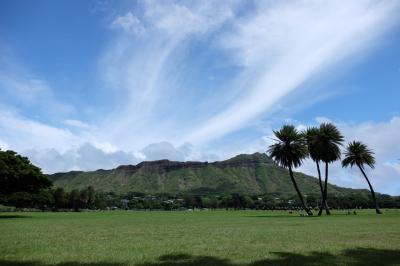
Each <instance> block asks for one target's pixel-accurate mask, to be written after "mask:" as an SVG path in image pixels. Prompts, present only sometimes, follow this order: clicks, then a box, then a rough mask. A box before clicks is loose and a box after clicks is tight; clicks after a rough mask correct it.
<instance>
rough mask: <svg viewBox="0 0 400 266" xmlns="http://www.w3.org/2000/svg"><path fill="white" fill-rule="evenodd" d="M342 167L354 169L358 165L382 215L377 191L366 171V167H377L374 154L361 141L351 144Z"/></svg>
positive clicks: (347, 148) (377, 209)
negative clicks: (376, 195)
mask: <svg viewBox="0 0 400 266" xmlns="http://www.w3.org/2000/svg"><path fill="white" fill-rule="evenodd" d="M342 165H343V167H348V166H350V167H353V166H355V165H356V166H357V167H358V168H359V169H360V171H361V173H362V174H363V176H364V178H365V180H366V181H367V183H368V186H369V189H370V191H371V196H372V200H373V202H374V205H375V210H376V213H377V214H382V212H381V210H380V209H379V206H378V202H377V200H376V197H375V191H374V189H373V187H372V185H371V182H370V181H369V179H368V177H367V174H366V173H365V171H364V170H365V165H367V166H369V167H371V168H374V167H375V158H374V153H373V152H372V151H371V150H370V149H368V147H367V145H365V144H364V143H361V142H359V141H353V142H350V143H349V144H348V145H347V147H346V151H345V158H344V159H343V161H342Z"/></svg>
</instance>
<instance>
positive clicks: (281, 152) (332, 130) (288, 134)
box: [268, 123, 382, 216]
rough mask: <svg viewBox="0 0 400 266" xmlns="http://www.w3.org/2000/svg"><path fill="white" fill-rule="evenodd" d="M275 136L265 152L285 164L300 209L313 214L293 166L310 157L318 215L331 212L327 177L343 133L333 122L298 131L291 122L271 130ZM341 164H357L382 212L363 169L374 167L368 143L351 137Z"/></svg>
mask: <svg viewBox="0 0 400 266" xmlns="http://www.w3.org/2000/svg"><path fill="white" fill-rule="evenodd" d="M274 135H275V137H276V139H275V141H276V143H275V144H272V145H271V146H269V149H268V153H269V155H270V156H271V158H272V159H273V160H274V161H275V163H277V164H279V165H280V166H282V167H284V168H287V169H288V171H289V175H290V179H291V181H292V183H293V186H294V189H295V190H296V192H297V195H298V198H299V200H300V202H301V206H302V208H303V210H304V211H305V212H306V213H307V215H309V216H311V215H313V212H312V208H310V207H309V206H307V202H306V201H305V200H304V197H303V195H302V193H301V191H300V189H299V187H298V185H297V182H296V179H295V177H294V174H293V168H296V167H299V166H301V165H302V163H303V161H304V159H306V158H307V157H310V158H311V159H312V160H313V161H314V162H315V164H316V168H317V174H318V181H319V186H320V191H321V203H320V206H319V212H318V215H319V216H320V215H321V214H322V212H323V210H325V212H326V214H327V215H330V211H329V205H328V177H329V164H332V163H333V162H335V161H337V160H340V159H341V146H343V141H344V137H343V135H342V134H341V133H340V131H339V130H338V128H337V127H336V126H335V125H333V124H332V123H322V124H321V125H320V126H319V127H309V128H307V129H306V130H304V131H301V132H299V131H298V130H297V129H296V128H295V127H294V126H293V125H284V126H283V127H282V128H281V129H280V130H276V131H274ZM341 163H342V166H343V167H344V168H345V167H353V166H356V167H357V168H358V169H359V170H360V171H361V173H362V175H363V176H364V178H365V180H366V182H367V183H368V186H369V189H370V192H371V199H372V201H373V204H374V208H375V211H376V213H377V214H382V211H381V210H380V208H379V205H378V201H377V199H376V195H375V191H374V189H373V187H372V185H371V182H370V181H369V178H368V177H367V175H366V173H365V167H366V166H368V167H370V168H374V165H375V158H374V153H373V151H372V150H370V149H369V148H368V147H367V145H365V144H364V143H362V142H360V141H352V142H350V143H348V144H347V146H346V147H345V151H344V159H343V160H342V162H341ZM321 164H324V166H325V167H324V168H325V169H324V170H325V171H324V172H325V179H324V181H322V177H321V168H320V165H321Z"/></svg>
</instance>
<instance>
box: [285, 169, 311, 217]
mask: <svg viewBox="0 0 400 266" xmlns="http://www.w3.org/2000/svg"><path fill="white" fill-rule="evenodd" d="M289 174H290V178H291V179H292V183H293V186H294V188H295V189H296V192H297V195H298V196H299V198H300V202H301V205H302V206H303V209H304V210H305V211H306V212H307V214H308V215H309V216H312V215H313V214H312V212H311V210H310V209H309V208H308V207H307V205H306V203H305V201H304V199H303V196H302V195H301V193H300V190H299V187H298V186H297V183H296V180H295V179H294V176H293V171H292V167H290V166H289Z"/></svg>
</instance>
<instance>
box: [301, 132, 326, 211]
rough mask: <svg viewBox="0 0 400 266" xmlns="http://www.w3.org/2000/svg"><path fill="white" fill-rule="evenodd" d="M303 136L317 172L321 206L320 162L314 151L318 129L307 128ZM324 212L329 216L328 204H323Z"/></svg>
mask: <svg viewBox="0 0 400 266" xmlns="http://www.w3.org/2000/svg"><path fill="white" fill-rule="evenodd" d="M302 134H303V136H304V138H305V140H306V143H307V147H308V154H309V155H310V158H311V159H312V160H313V161H314V162H315V164H316V165H317V172H318V181H319V188H320V190H321V204H322V199H323V197H324V188H323V186H322V178H321V169H320V166H319V164H320V162H321V159H320V158H319V157H318V153H317V151H316V147H315V141H316V137H317V135H318V134H319V128H317V127H309V128H307V129H306V130H304V131H303V133H302ZM325 204H326V205H325V210H326V214H328V215H329V214H330V212H329V208H328V204H327V203H326V202H325Z"/></svg>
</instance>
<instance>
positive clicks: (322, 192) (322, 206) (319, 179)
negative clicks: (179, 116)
mask: <svg viewBox="0 0 400 266" xmlns="http://www.w3.org/2000/svg"><path fill="white" fill-rule="evenodd" d="M315 163H316V164H317V171H318V181H319V188H320V189H321V205H320V207H319V209H320V212H318V215H319V216H321V214H322V209H323V208H324V207H325V210H326V214H328V215H329V214H331V213H330V211H329V207H328V202H326V201H325V206H324V205H322V204H323V200H322V199H323V198H324V188H323V187H322V178H321V169H320V167H319V161H316V162H315Z"/></svg>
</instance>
